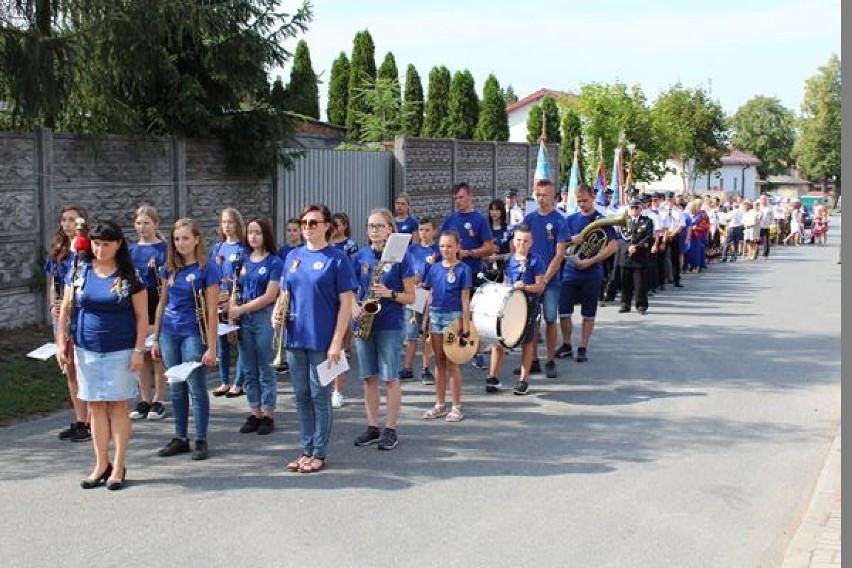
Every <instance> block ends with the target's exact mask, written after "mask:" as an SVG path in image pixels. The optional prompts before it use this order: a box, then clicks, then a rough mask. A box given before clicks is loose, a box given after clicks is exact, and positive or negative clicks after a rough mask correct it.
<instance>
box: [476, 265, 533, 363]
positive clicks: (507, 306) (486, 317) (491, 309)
mask: <svg viewBox="0 0 852 568" xmlns="http://www.w3.org/2000/svg"><path fill="white" fill-rule="evenodd" d="M470 314H471V316H470V317H471V323H472V324H473V327H475V328H476V331H477V332H478V333H479V339H480V340H481V341H486V342H491V343H499V344H500V345H502V346H503V347H505V348H507V349H512V348H514V347H517V346H518V344H519V343H520V342H521V340H522V339H523V338H524V328H525V327H526V324H527V316H528V314H529V305H528V304H527V297H526V295H525V294H524V293H523V291H521V290H515V289H514V288H511V287H509V286H504V285H502V284H495V283H493V282H489V283H486V284H483V285H482V286H480V287H479V288H477V290H476V293H475V294H474V295H473V299H472V300H471V302H470Z"/></svg>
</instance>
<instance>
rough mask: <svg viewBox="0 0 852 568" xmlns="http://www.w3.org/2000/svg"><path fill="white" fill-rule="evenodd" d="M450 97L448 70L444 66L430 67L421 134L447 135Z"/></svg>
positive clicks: (429, 135)
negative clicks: (445, 128) (445, 129)
mask: <svg viewBox="0 0 852 568" xmlns="http://www.w3.org/2000/svg"><path fill="white" fill-rule="evenodd" d="M449 98H450V70H449V69H447V68H446V67H445V66H443V65H441V66H440V67H432V70H431V71H430V72H429V95H428V97H427V99H426V114H425V116H424V118H423V136H425V137H428V138H442V137H444V136H446V135H447V133H446V132H445V131H444V130H443V129H444V126H445V125H446V117H447V112H448V110H449V107H448V102H449Z"/></svg>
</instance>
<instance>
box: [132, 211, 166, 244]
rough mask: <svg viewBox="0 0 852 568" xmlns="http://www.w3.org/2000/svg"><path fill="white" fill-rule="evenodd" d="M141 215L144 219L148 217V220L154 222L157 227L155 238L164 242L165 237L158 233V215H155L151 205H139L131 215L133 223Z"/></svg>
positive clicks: (155, 212)
mask: <svg viewBox="0 0 852 568" xmlns="http://www.w3.org/2000/svg"><path fill="white" fill-rule="evenodd" d="M142 215H144V216H145V217H148V218H149V219H151V220H152V221H153V222H154V224H155V225H157V231H156V233H155V234H156V235H157V238H158V239H160V240H161V241H164V240H166V237H165V236H163V233H161V232H160V229H159V227H160V214H159V213H157V210H156V209H155V208H154V206H153V205H140V206H139V207H137V208H136V211H135V212H134V213H133V220H134V221H135V220H136V219H137V218H138V217H140V216H142Z"/></svg>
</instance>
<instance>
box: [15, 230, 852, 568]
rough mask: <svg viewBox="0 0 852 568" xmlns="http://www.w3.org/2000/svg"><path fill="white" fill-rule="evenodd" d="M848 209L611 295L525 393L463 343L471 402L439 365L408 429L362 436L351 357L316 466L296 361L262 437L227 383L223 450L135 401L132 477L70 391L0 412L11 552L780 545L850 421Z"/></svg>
mask: <svg viewBox="0 0 852 568" xmlns="http://www.w3.org/2000/svg"><path fill="white" fill-rule="evenodd" d="M832 231H833V233H832V234H831V235H830V241H829V245H828V246H827V247H826V248H818V247H801V248H796V249H790V248H781V249H773V253H772V257H771V260H770V261H768V262H764V261H762V260H758V261H757V262H751V263H750V262H738V263H736V264H728V265H724V264H723V265H713V266H712V267H711V269H710V270H709V271H708V272H707V273H705V274H702V275H686V276H685V277H684V283H685V286H686V287H685V288H683V289H680V290H678V291H673V290H671V289H670V290H667V291H666V292H663V293H660V294H657V295H656V296H655V297H653V298H652V299H651V305H650V310H649V313H648V315H646V316H644V317H643V316H640V315H638V314H636V313H630V314H626V317H625V315H621V314H617V313H616V307H614V306H608V307H606V308H602V309H601V311H600V313H599V317H598V325H597V329H596V331H595V335H594V338H593V340H592V345H591V347H590V350H589V361H588V362H587V363H584V364H578V363H575V362H573V361H560V362H559V363H558V367H559V378H557V379H545V378H543V376H542V377H540V378H536V377H534V378H533V382H532V383H531V384H532V394H530V395H529V396H527V397H517V396H513V395H512V394H511V392H504V393H503V394H500V395H486V394H485V393H484V388H483V381H484V376H485V375H484V373H483V372H482V371H478V370H476V369H473V368H472V367H470V366H467V368H466V369H465V377H464V380H465V387H464V408H465V413H466V418H465V420H464V421H463V422H461V423H458V424H450V423H445V422H443V421H435V422H428V423H427V422H423V421H421V420H420V419H419V416H420V414H421V413H422V411H423V410H425V409H427V408H429V406H430V404H431V395H430V393H429V391H428V387H423V386H421V385H420V384H419V383H416V384H406V385H405V387H404V392H405V395H404V409H403V417H402V421H401V425H400V429H399V433H400V445H399V447H398V448H397V449H396V450H394V451H391V452H379V451H377V450H376V449H375V447H374V446H373V447H369V448H356V447H354V446H353V445H352V440H353V439H354V437H355V436H356V435H357V434H358V433H360V431H361V430H362V428H363V426H364V412H363V407H362V404H361V399H360V392H359V391H360V384H359V381H358V380H357V379H356V378H355V377H354V376H353V377H350V379H349V384H348V385H347V389H346V392H347V395H348V397H347V398H348V404H347V406H346V407H344V408H343V409H342V410H340V411H338V412H336V414H335V424H334V430H333V433H332V444H331V448H330V453H329V467H328V469H327V470H326V471H324V472H322V473H320V474H316V475H306V474H293V473H288V472H286V471H285V470H284V467H283V466H284V463H285V462H286V461H287V459H289V458H292V457H293V456H294V455H296V454H297V452H298V450H297V446H296V441H297V440H296V433H295V417H294V405H293V401H292V395H291V391H290V388H289V384H288V383H287V382H286V381H282V383H281V385H280V395H279V408H278V413H277V420H276V427H277V430H276V432H275V433H273V434H272V435H270V436H266V437H261V436H256V435H253V434H249V435H243V434H239V433H237V430H238V428H239V426H240V424H241V423H242V421H243V419H244V417H245V414H246V402H245V398H238V399H231V400H223V399H213V408H212V419H211V426H210V432H211V433H210V445H211V450H212V455H211V458H210V459H209V460H208V461H206V462H192V461H191V460H190V459H189V456H188V455H183V456H177V457H173V458H168V459H163V458H158V457H157V456H156V455H155V454H156V449H157V448H159V447H160V446H161V445H163V444H164V443H165V442H166V441H168V439H169V438H170V437H171V434H172V423H171V420H170V419H166V420H165V421H163V422H160V423H157V422H150V421H146V422H142V423H134V426H135V430H134V438H133V440H132V449H131V451H130V454H129V458H128V479H129V480H130V483H129V485H128V487H127V488H126V489H125V490H124V491H121V492H110V491H106V490H104V489H96V490H92V491H84V490H82V489H80V488H79V485H78V483H79V480H80V479H82V478H83V477H85V475H87V474H88V472H89V471H90V469H91V463H92V462H91V460H92V451H91V446H90V445H88V444H71V443H66V442H60V441H59V440H57V438H56V433H57V431H58V430H59V429H61V428H62V427H64V426H65V425H67V423H68V422H69V421H70V419H71V414H70V412H63V413H60V414H57V415H54V416H51V417H48V418H43V419H38V420H33V421H29V422H26V423H21V424H18V425H14V426H11V427H7V428H3V429H0V542H2V543H3V546H2V550H3V560H2V564H3V565H4V566H10V567H17V566H28V567H30V566H32V567H36V566H37V567H42V566H51V567H63V566H73V567H78V566H87V567H97V566H121V567H135V566H161V565H162V566H204V567H206V566H228V567H235V566H248V565H253V566H305V567H310V568H314V567H322V566H338V567H340V566H347V567H348V566H371V567H384V566H446V567H455V566H465V567H469V566H489V567H502V566H507V567H508V566H532V565H537V566H595V567H598V566H600V567H604V566H613V567H628V566H642V567H648V566H677V567H690V566H713V567H716V566H718V567H750V566H775V565H778V564H780V562H781V560H782V559H783V557H784V551H785V549H786V547H787V545H788V543H789V539H790V537H791V534H792V532H793V531H794V530H795V528H796V526H797V524H798V522H799V521H800V520H801V517H802V515H803V511H804V510H805V508H806V506H807V504H808V501H809V499H810V496H811V492H812V491H813V488H814V480H815V479H816V476H817V475H818V474H819V472H820V469H821V468H822V465H823V462H824V460H825V458H826V455H827V453H828V451H829V447H830V444H831V442H832V439H833V437H834V434H835V432H836V430H837V428H838V425H839V422H840V414H841V413H840V366H841V365H840V321H841V318H840V265H838V264H836V263H835V260H836V258H837V246H838V242H839V240H838V235H839V232H838V231H837V223H835V224H834V226H833V228H832ZM575 342H576V339H575ZM575 347H576V343H575ZM516 357H517V356H514V355H510V357H509V359H508V363H507V365H506V368H505V369H504V375H503V382H504V384H506V383H508V384H511V377H510V376H508V371H509V367H510V366H513V365H514V364H515V363H516V362H517V358H516ZM190 431H192V428H191V425H190Z"/></svg>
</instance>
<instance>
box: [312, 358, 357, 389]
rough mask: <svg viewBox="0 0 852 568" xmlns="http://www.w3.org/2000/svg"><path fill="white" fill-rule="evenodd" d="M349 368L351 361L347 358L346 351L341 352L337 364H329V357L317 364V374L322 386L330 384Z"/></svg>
mask: <svg viewBox="0 0 852 568" xmlns="http://www.w3.org/2000/svg"><path fill="white" fill-rule="evenodd" d="M348 370H349V361H348V360H347V359H346V353H345V352H341V353H340V361H338V362H337V365H332V366H329V362H328V359H326V360H325V361H323V362H322V363H320V364H319V365H317V376H318V378H319V382H320V384H321V385H322V386H328V384H329V383H330V382H331V381H333V380H334V379H336V378H337V376H338V375H340V374H341V373H345V372H346V371H348Z"/></svg>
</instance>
